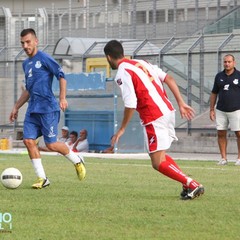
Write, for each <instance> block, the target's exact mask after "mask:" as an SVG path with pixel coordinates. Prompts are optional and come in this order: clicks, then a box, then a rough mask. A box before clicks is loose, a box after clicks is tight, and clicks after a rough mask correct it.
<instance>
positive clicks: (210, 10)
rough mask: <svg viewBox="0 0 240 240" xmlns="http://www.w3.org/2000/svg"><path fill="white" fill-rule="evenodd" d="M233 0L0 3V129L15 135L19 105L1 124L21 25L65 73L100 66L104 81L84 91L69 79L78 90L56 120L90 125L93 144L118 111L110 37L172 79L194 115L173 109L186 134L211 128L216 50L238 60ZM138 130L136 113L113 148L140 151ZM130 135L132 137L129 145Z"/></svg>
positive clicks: (10, 99) (17, 77)
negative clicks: (13, 118)
mask: <svg viewBox="0 0 240 240" xmlns="http://www.w3.org/2000/svg"><path fill="white" fill-rule="evenodd" d="M239 3H240V1H237V0H221V1H220V0H218V1H213V0H205V1H199V0H195V1H192V0H186V1H185V0H183V1H178V0H173V1H165V0H153V1H147V0H129V1H127V0H118V1H114V0H112V1H109V0H105V1H104V0H102V1H100V0H99V1H90V0H78V1H77V0H69V1H67V0H65V1H63V0H59V1H47V0H43V1H41V2H39V1H35V0H31V1H30V0H29V1H27V0H18V1H4V0H3V1H1V3H0V4H1V6H0V71H1V73H2V74H1V77H0V89H1V90H0V91H1V94H0V101H1V106H0V116H1V118H0V125H1V129H2V135H3V136H4V135H6V131H5V130H6V129H8V130H9V131H14V135H16V133H17V132H18V131H21V127H22V121H23V117H24V109H23V110H22V111H21V113H20V115H19V119H18V122H16V123H15V125H14V126H12V125H10V126H9V125H7V123H8V115H9V113H10V111H11V107H12V105H13V103H14V102H15V101H16V99H17V98H18V97H19V95H20V94H21V89H22V87H24V82H23V80H24V76H23V72H22V67H21V64H22V61H23V59H24V58H25V55H24V52H23V51H22V49H21V46H20V43H19V34H20V32H21V30H22V29H23V28H27V27H33V28H34V29H35V30H36V31H37V35H38V38H39V42H40V45H39V48H40V49H41V50H43V51H46V52H48V53H49V54H51V55H53V56H54V57H55V58H56V59H57V60H58V61H59V62H60V63H61V64H62V65H63V67H64V70H65V71H66V72H67V73H80V72H86V71H95V72H104V74H105V75H104V77H103V78H104V79H105V80H107V81H104V86H101V87H99V88H95V89H89V88H87V87H86V85H85V86H84V85H82V87H81V90H79V89H80V88H79V86H78V85H76V86H77V87H78V88H77V89H71V90H70V89H69V91H68V97H69V103H70V108H69V111H68V112H67V113H66V115H62V118H61V121H62V122H61V125H64V124H69V125H70V126H69V127H70V128H71V126H72V127H73V128H75V129H74V130H80V129H81V128H82V127H83V126H87V128H90V129H88V132H89V133H90V134H89V136H90V140H91V141H90V144H91V145H92V146H93V147H96V146H97V145H101V146H102V147H103V146H104V145H107V144H108V141H109V139H110V136H111V135H112V134H113V131H114V129H116V127H117V124H118V123H119V121H120V120H121V116H122V108H123V106H122V104H121V99H120V97H119V92H118V89H116V88H115V85H114V84H113V82H112V81H111V80H112V77H114V72H109V69H108V68H107V66H106V63H105V60H104V54H103V47H104V45H105V43H106V42H107V41H108V40H109V39H113V38H117V39H121V40H123V41H124V44H125V49H126V52H127V55H128V56H129V57H133V58H145V59H147V60H149V61H151V62H152V63H153V64H157V65H159V66H161V67H162V68H163V69H164V70H165V71H167V72H169V73H170V74H171V75H173V76H174V77H175V79H176V80H177V83H178V85H179V87H180V90H181V92H182V93H183V95H184V97H185V100H186V101H187V102H188V103H189V104H191V105H192V106H193V107H194V108H195V109H196V112H197V115H198V116H197V118H196V120H195V121H193V122H184V120H182V119H181V118H180V116H179V115H177V127H178V128H182V129H186V132H187V133H188V135H190V134H191V133H192V131H193V130H194V129H195V130H196V129H201V131H204V129H207V130H208V131H211V129H214V126H213V125H212V123H211V122H210V120H209V118H208V112H207V113H206V114H205V111H206V109H208V105H209V94H210V92H211V88H212V84H213V79H214V76H215V74H216V73H217V72H218V71H220V70H221V68H222V57H223V54H225V53H232V54H234V55H235V56H236V58H237V59H239V58H240V56H239V49H240V39H239V38H240V33H239V30H238V29H239V27H240V26H239V22H240V21H239V15H240V13H239V8H240V6H239ZM237 62H238V61H237ZM102 76H103V75H102ZM79 79H80V78H79ZM170 98H172V97H171V96H170ZM171 100H172V101H174V100H173V99H171ZM175 106H176V104H175ZM176 107H177V106H176ZM25 108H26V106H25ZM76 116H78V117H77V118H76ZM83 116H88V118H84V117H83ZM103 122H104V123H105V125H104V126H103V125H101V124H102V123H103ZM78 127H79V129H76V128H78ZM139 129H140V125H139V120H138V116H137V115H136V116H134V119H133V121H132V123H131V124H130V126H129V130H128V133H127V134H126V135H125V136H124V138H123V141H122V142H124V144H125V145H123V144H119V151H122V152H124V151H136V152H137V151H142V150H144V144H143V136H142V132H141V131H139ZM103 131H107V133H106V132H103ZM7 134H8V133H7ZM136 137H137V139H139V141H138V143H136V142H134V146H132V144H131V142H133V141H135V139H136Z"/></svg>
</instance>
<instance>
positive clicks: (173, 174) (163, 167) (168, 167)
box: [158, 155, 199, 189]
mask: <svg viewBox="0 0 240 240" xmlns="http://www.w3.org/2000/svg"><path fill="white" fill-rule="evenodd" d="M158 170H159V172H160V173H162V174H164V175H165V176H167V177H169V178H171V179H173V180H176V181H178V182H181V183H182V184H183V186H184V187H188V188H190V189H194V188H196V187H197V186H199V183H198V182H196V181H194V180H192V179H191V178H189V177H188V176H186V175H185V174H184V173H183V172H182V171H181V170H180V168H179V167H178V165H177V164H176V162H175V161H174V160H173V159H172V158H171V157H170V156H168V155H166V161H163V162H161V163H160V164H159V167H158Z"/></svg>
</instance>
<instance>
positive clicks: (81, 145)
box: [72, 129, 89, 152]
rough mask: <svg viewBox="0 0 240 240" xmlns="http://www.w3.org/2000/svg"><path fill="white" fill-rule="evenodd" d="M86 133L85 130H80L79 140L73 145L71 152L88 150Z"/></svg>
mask: <svg viewBox="0 0 240 240" xmlns="http://www.w3.org/2000/svg"><path fill="white" fill-rule="evenodd" d="M87 135H88V132H87V130H86V129H82V130H81V131H80V132H79V138H78V139H77V141H76V142H75V143H74V145H73V148H72V150H73V151H74V152H88V150H89V143H88V140H87Z"/></svg>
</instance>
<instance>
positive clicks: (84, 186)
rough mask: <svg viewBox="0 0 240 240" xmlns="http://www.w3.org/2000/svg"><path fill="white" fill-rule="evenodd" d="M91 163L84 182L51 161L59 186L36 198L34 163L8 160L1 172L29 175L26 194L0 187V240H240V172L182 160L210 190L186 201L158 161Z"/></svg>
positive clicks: (1, 159)
mask: <svg viewBox="0 0 240 240" xmlns="http://www.w3.org/2000/svg"><path fill="white" fill-rule="evenodd" d="M85 161H86V169H87V177H86V179H85V180H84V181H82V182H80V181H79V180H78V178H77V176H76V173H75V169H74V167H73V165H72V164H71V163H70V162H68V161H67V160H66V159H65V158H63V157H62V156H43V164H44V166H45V170H46V173H47V176H48V177H49V179H50V181H51V185H50V187H48V188H45V189H41V190H35V189H31V185H32V183H33V182H34V181H35V178H36V177H35V174H34V171H33V169H32V165H31V163H30V161H29V159H28V156H27V155H20V154H19V155H17V154H16V155H8V154H0V163H1V164H0V171H1V172H2V171H3V170H4V169H5V168H8V167H16V168H18V169H19V170H20V171H21V172H22V174H23V183H22V185H21V186H20V187H19V188H18V189H15V190H9V189H6V188H4V187H3V186H2V185H1V186H0V201H1V204H0V226H1V227H0V239H3V240H8V239H9V240H23V239H24V240H40V239H41V240H65V239H66V240H76V239H81V240H95V239H96V240H107V239H113V240H114V239H124V240H125V239H127V240H128V239H134V240H135V239H136V240H147V239H170V240H171V239H177V240H179V239H201V240H202V239H204V240H208V239H213V240H216V239H217V240H221V239H227V240H229V239H233V240H236V239H240V235H239V229H240V228H239V226H240V224H239V219H240V217H239V216H240V204H239V182H240V167H238V166H234V164H233V163H230V164H229V165H228V166H217V165H216V163H215V162H213V161H179V160H178V161H177V162H178V164H179V166H180V167H181V168H182V170H183V171H184V172H185V173H186V174H189V175H190V176H191V177H192V178H195V179H196V180H198V181H200V182H201V183H202V184H203V185H204V186H205V194H204V195H203V196H201V197H200V198H197V199H194V200H190V201H182V200H180V199H179V193H180V191H181V185H180V184H179V183H178V182H175V181H172V180H170V179H168V178H167V177H165V176H163V175H161V174H159V173H158V172H157V171H154V170H153V169H152V168H151V165H150V160H136V159H134V160H131V159H124V160H121V159H98V158H85ZM4 214H5V215H4ZM9 216H11V219H9ZM4 220H5V222H4Z"/></svg>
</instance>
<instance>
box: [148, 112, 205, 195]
mask: <svg viewBox="0 0 240 240" xmlns="http://www.w3.org/2000/svg"><path fill="white" fill-rule="evenodd" d="M174 117H175V116H174V113H171V114H169V115H167V116H165V117H164V118H161V119H158V120H156V121H154V122H153V123H151V124H149V125H147V126H145V127H144V130H145V131H144V132H145V134H144V136H145V141H146V144H147V149H148V151H149V155H150V157H151V161H152V166H153V168H154V169H155V170H157V171H159V172H160V173H162V174H164V175H165V176H167V177H169V178H171V179H173V180H176V181H178V182H180V183H182V185H183V187H184V188H185V189H187V190H188V189H189V191H186V192H185V194H186V196H185V195H184V197H183V196H182V197H183V199H193V198H195V197H196V196H198V195H201V194H202V193H203V192H204V189H203V187H202V186H201V185H200V184H199V183H198V182H196V181H195V180H193V179H191V178H190V177H188V176H186V175H185V174H184V173H183V172H182V171H181V169H180V168H179V167H178V165H177V163H176V162H175V161H174V160H173V159H172V158H171V157H170V156H168V155H166V153H165V149H168V148H169V147H170V146H171V143H172V141H173V140H175V139H177V138H176V136H175V130H174V119H175V118H174ZM190 193H191V195H189V194H190Z"/></svg>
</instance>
